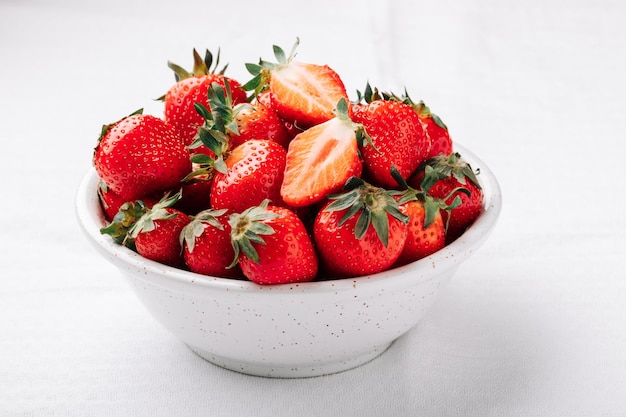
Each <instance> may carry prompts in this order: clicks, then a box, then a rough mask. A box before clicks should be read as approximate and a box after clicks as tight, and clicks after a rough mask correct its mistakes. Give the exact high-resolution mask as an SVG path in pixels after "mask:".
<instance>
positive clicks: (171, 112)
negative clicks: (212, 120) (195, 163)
mask: <svg viewBox="0 0 626 417" xmlns="http://www.w3.org/2000/svg"><path fill="white" fill-rule="evenodd" d="M193 59H194V66H193V70H192V72H191V73H189V72H187V71H186V70H185V69H183V68H181V67H180V66H178V65H176V64H173V63H171V62H168V66H169V67H170V68H171V69H172V70H173V71H174V73H175V75H176V84H174V85H173V86H172V87H171V88H170V89H169V90H168V91H167V93H166V94H165V95H164V96H163V97H161V99H162V100H163V101H164V105H165V108H164V114H165V120H166V121H167V122H168V123H169V124H171V125H172V126H174V129H175V130H176V132H178V134H179V136H180V137H181V139H182V140H183V142H184V143H185V145H189V144H190V143H191V142H192V141H193V139H194V138H195V136H196V132H197V130H198V127H199V126H201V125H202V123H203V120H202V116H201V115H200V114H198V112H197V111H196V109H195V103H201V104H203V105H204V106H205V107H208V106H209V102H208V97H207V91H208V89H209V87H210V86H211V84H213V83H218V84H220V85H222V86H224V81H225V80H227V81H228V83H229V85H230V89H231V94H232V100H233V103H241V102H244V101H245V100H246V92H245V91H244V90H243V89H241V86H240V84H239V82H238V81H236V80H234V79H232V78H228V77H226V76H225V75H224V71H225V70H226V67H224V68H223V69H222V70H221V71H220V72H215V71H216V69H217V66H218V65H219V52H218V55H217V60H216V62H215V67H213V68H212V67H211V65H212V63H213V55H212V54H211V52H209V51H208V50H207V51H206V54H205V58H204V60H203V59H202V58H201V57H200V55H199V54H198V52H196V50H195V49H194V50H193Z"/></svg>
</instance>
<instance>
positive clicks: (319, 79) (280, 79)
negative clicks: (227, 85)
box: [244, 40, 348, 128]
mask: <svg viewBox="0 0 626 417" xmlns="http://www.w3.org/2000/svg"><path fill="white" fill-rule="evenodd" d="M298 44H299V40H296V43H295V45H294V46H293V48H292V50H291V53H290V54H289V56H286V55H285V52H284V51H283V50H282V49H281V48H280V47H278V46H276V45H274V55H275V57H276V60H277V61H278V62H277V63H270V62H267V61H263V60H261V61H260V63H259V65H256V64H247V68H248V70H249V71H250V73H251V74H252V75H254V76H255V77H254V78H253V79H252V80H250V81H249V82H248V83H246V85H244V88H245V89H253V90H256V91H257V92H259V91H262V90H263V89H265V88H266V87H269V91H270V92H271V99H272V103H273V105H274V108H275V110H276V112H277V113H278V114H279V115H280V117H281V118H282V119H284V120H285V121H288V122H291V123H294V124H295V125H297V126H299V127H300V128H307V127H311V126H314V125H316V124H319V123H322V122H325V121H326V120H329V119H332V118H333V117H334V114H333V109H334V108H335V105H336V104H337V102H338V101H339V100H340V99H342V98H343V99H345V100H346V101H347V100H348V95H347V93H346V88H345V86H344V84H343V81H342V80H341V78H340V77H339V75H338V74H337V73H336V72H335V71H334V70H333V69H332V68H330V67H329V66H327V65H316V64H310V63H304V62H299V61H294V60H293V58H294V54H295V49H296V48H297V46H298Z"/></svg>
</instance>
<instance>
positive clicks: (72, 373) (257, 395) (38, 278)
mask: <svg viewBox="0 0 626 417" xmlns="http://www.w3.org/2000/svg"><path fill="white" fill-rule="evenodd" d="M212 4H217V2H206V1H205V2H199V1H198V2H194V1H192V0H181V1H177V2H165V1H147V0H146V1H142V2H137V1H134V2H133V1H128V2H126V1H122V0H115V1H110V2H86V1H78V0H59V1H56V2H46V1H43V0H25V1H21V0H12V1H11V0H9V1H7V0H4V1H2V2H0V57H1V58H0V59H1V63H2V64H1V65H0V178H1V179H2V182H1V184H2V188H1V190H2V192H1V195H2V198H3V202H2V204H0V213H1V216H0V236H1V239H0V271H1V272H0V274H1V278H0V416H64V417H71V416H81V417H83V416H174V415H175V416H199V415H203V416H207V415H215V416H256V417H262V416H274V417H275V416H328V415H337V416H353V415H355V416H356V415H358V416H361V417H365V416H417V415H424V416H457V415H458V416H626V388H625V387H626V308H625V302H626V283H625V281H624V272H623V264H622V263H621V261H622V260H623V257H624V250H625V249H626V244H625V243H626V242H625V240H626V220H625V216H624V210H625V209H624V203H626V197H625V195H624V191H625V189H624V185H623V184H622V183H621V180H622V177H623V175H622V170H623V168H622V165H623V161H624V159H623V152H624V149H625V148H624V144H623V141H624V137H625V136H624V132H625V131H626V78H625V74H626V55H625V53H626V30H625V29H624V25H623V21H624V18H626V3H624V2H620V1H615V0H599V1H595V2H592V1H584V0H574V1H570V2H566V1H562V2H558V1H550V0H530V1H525V2H519V1H510V0H506V1H496V0H470V1H465V2H454V1H452V0H444V1H440V2H436V1H422V0H419V1H410V0H397V1H391V2H380V1H367V2H361V1H357V0H351V1H331V0H317V1H315V2H305V3H303V4H301V5H300V4H298V3H296V2H290V1H286V0H285V1H280V0H267V1H265V2H251V1H245V0H242V1H236V2H226V3H225V4H228V6H227V9H228V10H224V11H223V12H220V10H219V9H218V8H217V7H216V6H211V5H212ZM222 13H223V14H222ZM296 36H300V38H301V46H300V48H299V57H300V59H302V60H308V61H312V62H319V63H328V64H329V65H331V66H333V67H334V68H335V69H336V70H337V71H339V72H340V73H341V74H342V76H343V78H344V80H345V82H346V84H347V87H348V89H349V91H350V94H351V95H353V93H354V91H355V90H356V89H357V88H360V89H362V88H363V86H364V85H365V82H366V81H367V80H369V81H370V82H372V83H373V84H376V85H379V86H380V87H381V88H383V89H387V90H389V89H394V90H396V91H398V90H399V89H401V88H402V87H403V86H406V87H407V88H408V90H409V92H410V93H411V95H412V96H414V98H420V99H424V100H425V101H426V102H427V104H429V105H430V106H431V108H432V110H433V111H434V112H436V113H438V114H439V115H440V116H441V117H442V118H443V120H444V121H445V122H446V123H447V124H448V126H449V128H450V130H451V132H452V134H453V137H454V139H455V140H457V141H458V142H460V143H463V144H464V145H465V146H467V147H468V148H470V149H471V150H472V151H473V152H475V153H476V154H477V155H479V156H480V157H481V158H482V159H483V160H484V161H485V162H486V163H487V164H488V165H489V166H490V167H491V168H492V169H493V171H494V172H495V174H496V175H497V177H498V179H499V180H500V183H501V186H502V189H503V192H504V197H505V207H504V211H503V214H502V217H501V220H500V222H499V224H498V227H497V229H496V231H495V232H494V234H493V235H492V237H491V239H490V240H489V241H488V242H487V243H486V244H485V246H484V247H483V248H482V249H481V250H480V251H479V252H478V253H476V254H475V256H474V257H473V258H471V259H470V260H469V261H467V262H466V263H465V264H464V265H463V266H462V268H461V269H460V270H459V272H458V274H457V275H456V276H455V277H454V278H453V280H452V281H451V283H450V284H449V286H448V287H447V288H446V291H445V292H444V294H443V296H442V297H441V298H440V299H439V300H438V301H437V303H436V304H435V306H434V307H433V309H432V310H431V311H430V313H429V314H428V316H427V317H426V318H425V319H424V320H423V321H422V322H421V323H420V324H419V325H418V326H417V327H416V328H414V329H413V330H411V331H410V332H409V333H408V334H407V335H406V336H404V337H402V338H401V339H399V340H398V341H397V342H396V343H395V344H394V345H393V346H392V347H391V348H390V350H388V351H387V352H386V353H385V354H383V355H382V356H381V357H379V358H377V359H376V360H374V361H372V362H370V363H369V364H367V365H364V366H362V367H360V368H357V369H355V370H352V371H348V372H344V373H340V374H337V375H332V376H327V377H320V378H312V379H303V380H270V379H264V378H256V377H249V376H245V375H240V374H237V373H234V372H230V371H226V370H223V369H220V368H218V367H215V366H213V365H211V364H209V363H207V362H204V361H203V360H201V359H200V358H198V357H197V356H195V355H194V354H193V353H192V352H191V351H190V350H188V349H187V348H186V347H185V346H184V345H183V344H182V343H181V342H179V341H178V340H177V339H175V338H174V337H173V336H171V335H170V334H169V333H168V332H167V331H166V330H164V329H163V328H161V327H160V325H158V324H157V323H156V322H155V321H154V320H153V319H152V318H151V317H150V316H149V315H148V313H147V312H146V311H145V310H144V309H143V307H142V306H141V305H140V304H139V302H138V301H137V300H136V299H135V297H134V295H133V294H132V292H131V289H130V287H129V286H127V285H126V283H125V281H123V279H122V277H121V276H120V275H119V273H118V272H117V270H116V269H115V268H114V267H112V266H111V265H109V264H107V263H106V261H104V260H103V259H101V258H100V257H99V256H98V255H97V254H96V253H95V251H94V250H93V249H92V248H91V247H90V246H88V245H87V243H86V240H85V239H84V237H83V236H82V235H81V233H80V231H79V229H78V226H77V224H76V220H75V217H74V212H73V199H74V193H75V190H76V187H77V185H78V182H79V180H80V178H81V176H82V175H83V173H84V172H85V171H86V170H87V168H88V167H89V166H90V158H91V153H92V149H93V147H94V146H95V140H96V137H97V136H98V133H99V129H100V126H101V125H102V124H104V123H107V122H111V121H113V120H117V119H119V118H120V117H121V116H123V115H125V114H128V113H130V112H132V111H133V110H135V109H137V108H139V107H145V108H146V111H149V112H158V111H160V106H159V104H158V103H155V102H153V101H152V99H153V98H156V97H158V96H160V95H161V94H162V93H163V92H164V91H165V89H166V88H167V87H168V86H169V84H170V83H171V82H172V80H173V77H172V74H171V71H170V70H169V69H168V68H167V66H166V61H167V60H172V61H175V62H177V63H180V64H182V65H183V66H186V67H187V66H189V65H190V64H191V49H192V48H194V47H196V48H198V49H200V50H204V48H210V49H212V50H214V49H216V48H218V47H221V50H222V60H223V62H230V63H231V66H230V67H229V70H228V74H229V75H231V76H234V77H235V78H237V77H239V78H242V79H247V73H246V72H245V70H244V67H243V63H244V62H251V61H252V62H254V61H256V60H257V59H258V58H259V57H260V56H263V57H264V58H271V45H272V44H274V43H276V44H280V45H283V46H285V47H286V48H289V47H290V46H291V44H292V42H293V41H294V39H295V37H296Z"/></svg>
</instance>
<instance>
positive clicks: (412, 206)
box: [392, 168, 461, 265]
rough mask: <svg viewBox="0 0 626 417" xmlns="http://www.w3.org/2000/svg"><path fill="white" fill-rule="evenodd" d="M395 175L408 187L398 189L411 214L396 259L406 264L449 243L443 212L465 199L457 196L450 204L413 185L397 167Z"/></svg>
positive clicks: (397, 194)
mask: <svg viewBox="0 0 626 417" xmlns="http://www.w3.org/2000/svg"><path fill="white" fill-rule="evenodd" d="M392 175H393V176H394V178H395V179H396V180H397V181H398V184H400V185H401V187H402V188H403V190H404V191H397V192H394V195H395V197H396V199H397V200H398V206H399V209H400V211H401V212H402V213H404V214H406V215H407V216H409V222H408V224H407V229H408V235H407V239H406V242H405V243H404V248H403V249H402V253H401V254H400V257H399V258H398V260H397V262H396V265H404V264H407V263H409V262H413V261H417V260H418V259H422V258H425V257H426V256H428V255H431V254H433V253H435V252H437V251H438V250H439V249H442V248H443V247H444V246H445V245H446V225H445V222H444V220H443V216H442V215H441V213H442V211H443V210H447V211H449V210H452V209H454V208H456V207H457V206H458V205H460V204H461V199H460V197H458V196H456V197H454V198H453V199H452V203H451V204H450V205H447V204H446V203H445V202H444V201H443V200H442V199H438V198H434V197H432V196H431V195H429V194H428V193H426V192H424V191H420V190H416V189H415V188H412V187H410V186H409V185H408V184H407V183H406V181H405V180H404V179H403V178H402V176H401V175H400V174H399V173H398V171H397V170H395V169H393V168H392ZM456 191H457V190H454V191H453V192H456Z"/></svg>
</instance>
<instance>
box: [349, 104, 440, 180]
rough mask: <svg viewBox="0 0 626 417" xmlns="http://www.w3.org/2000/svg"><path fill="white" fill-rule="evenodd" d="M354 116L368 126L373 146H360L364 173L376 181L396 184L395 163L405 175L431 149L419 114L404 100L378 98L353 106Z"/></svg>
mask: <svg viewBox="0 0 626 417" xmlns="http://www.w3.org/2000/svg"><path fill="white" fill-rule="evenodd" d="M352 120H354V121H355V122H356V123H360V124H362V125H363V126H365V130H366V131H367V134H368V135H369V137H370V138H371V142H372V144H373V146H365V147H363V148H362V149H361V155H362V157H363V169H364V176H366V177H367V178H368V180H369V181H371V182H372V183H373V184H375V185H377V186H380V187H384V188H393V187H397V186H398V184H397V182H396V181H395V180H394V178H393V177H392V176H391V167H392V166H395V167H396V168H397V169H398V171H399V172H400V174H401V175H402V177H403V178H404V179H407V178H409V176H410V175H411V174H412V173H413V172H414V171H415V169H416V168H417V167H418V165H419V164H420V163H421V162H422V161H423V160H424V159H425V157H426V154H427V152H428V149H429V143H428V139H427V137H426V135H425V133H424V129H423V127H422V124H421V123H420V121H419V117H418V116H417V114H416V113H415V111H413V109H412V108H411V107H410V106H409V105H407V104H404V103H401V102H398V101H393V100H385V99H377V100H374V101H371V102H369V103H366V104H358V105H355V106H354V108H353V116H352Z"/></svg>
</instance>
